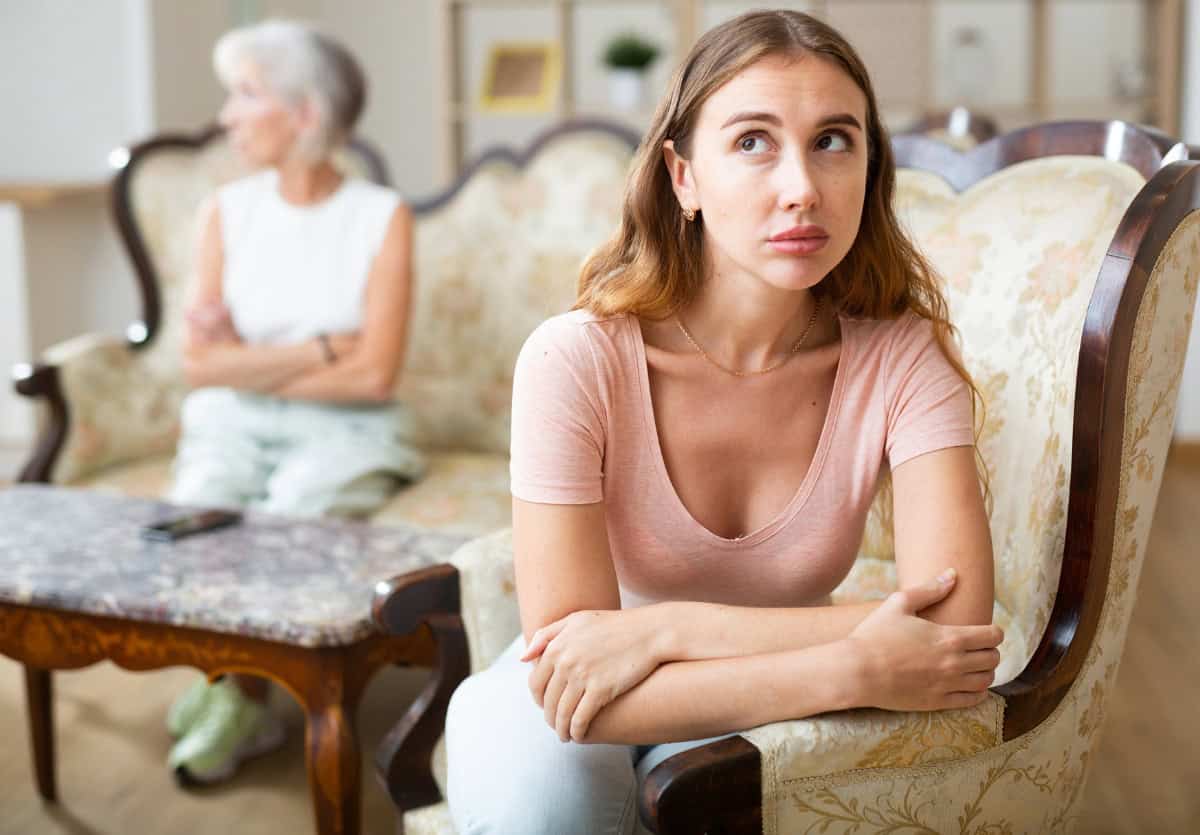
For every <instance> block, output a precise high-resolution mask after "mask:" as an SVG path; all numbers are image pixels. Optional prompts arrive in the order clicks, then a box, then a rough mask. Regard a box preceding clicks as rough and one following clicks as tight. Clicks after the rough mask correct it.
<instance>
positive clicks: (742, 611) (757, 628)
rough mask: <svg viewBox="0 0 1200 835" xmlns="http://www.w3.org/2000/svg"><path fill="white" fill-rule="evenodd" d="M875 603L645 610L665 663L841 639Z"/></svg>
mask: <svg viewBox="0 0 1200 835" xmlns="http://www.w3.org/2000/svg"><path fill="white" fill-rule="evenodd" d="M879 605H880V601H872V602H868V603H853V604H848V605H844V606H798V607H794V608H778V609H762V608H755V607H751V606H726V605H723V604H720V603H696V602H689V601H672V602H669V603H658V604H655V605H653V606H651V607H649V608H650V610H651V611H648V612H646V614H648V615H650V616H651V617H653V618H655V619H656V621H658V622H659V623H660V624H661V626H660V629H661V631H662V633H663V635H664V640H663V644H662V645H663V647H664V651H665V653H666V657H665V658H664V659H663V660H664V661H701V660H704V659H710V658H731V657H736V656H743V655H757V654H759V653H768V652H786V651H789V650H796V649H804V648H806V647H813V646H819V645H821V644H829V643H832V642H834V641H839V640H841V639H842V638H845V637H846V636H847V635H849V634H850V633H851V632H853V631H854V628H855V627H856V626H858V625H859V624H860V623H862V622H863V620H864V619H865V618H866V617H867V615H869V614H870V613H871V612H873V611H875V609H877V608H878V607H879Z"/></svg>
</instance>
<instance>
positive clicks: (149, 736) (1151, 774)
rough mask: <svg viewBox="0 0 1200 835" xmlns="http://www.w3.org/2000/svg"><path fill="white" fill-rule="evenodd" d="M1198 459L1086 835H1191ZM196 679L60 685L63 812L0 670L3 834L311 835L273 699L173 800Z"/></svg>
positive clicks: (1086, 815) (387, 686) (1122, 684)
mask: <svg viewBox="0 0 1200 835" xmlns="http://www.w3.org/2000/svg"><path fill="white" fill-rule="evenodd" d="M1197 541H1200V461H1198V462H1189V463H1188V464H1186V465H1184V464H1181V463H1180V462H1178V461H1176V460H1172V462H1171V463H1170V464H1169V465H1168V468H1167V475H1166V478H1165V479H1164V483H1163V490H1162V495H1161V497H1160V500H1159V507H1158V513H1157V516H1156V518H1155V523H1154V528H1153V533H1152V535H1151V539H1150V544H1149V553H1148V555H1147V562H1146V569H1145V571H1144V573H1143V575H1142V585H1141V591H1140V596H1139V599H1138V603H1137V608H1136V609H1135V611H1134V616H1133V623H1132V625H1131V627H1130V632H1129V639H1128V643H1127V644H1126V649H1125V654H1124V660H1123V662H1122V664H1121V668H1120V672H1119V673H1118V676H1117V679H1118V680H1117V686H1116V690H1115V692H1114V694H1113V696H1112V698H1111V700H1110V702H1109V706H1108V716H1107V721H1106V727H1105V731H1104V735H1103V738H1102V740H1101V744H1100V747H1099V749H1098V750H1097V751H1096V752H1094V757H1095V759H1094V765H1093V769H1092V776H1091V779H1090V782H1089V784H1088V786H1087V788H1086V789H1085V793H1084V812H1083V819H1082V821H1081V822H1080V825H1079V828H1078V830H1077V831H1078V832H1079V833H1082V834H1084V835H1133V834H1134V833H1156V834H1157V833H1192V832H1200V754H1197V753H1196V752H1197V749H1198V748H1200V724H1198V719H1197V712H1196V710H1195V707H1194V706H1195V705H1196V704H1197V701H1198V700H1197V691H1198V690H1200V652H1198V651H1197V649H1196V644H1197V640H1198V639H1200V561H1198V560H1197V559H1196V556H1197V549H1196V544H1197ZM192 675H194V674H193V673H192V672H191V671H188V670H182V669H175V670H168V671H164V672H158V673H129V672H126V671H124V670H120V669H118V668H116V667H113V666H111V665H109V664H102V665H98V666H96V667H92V668H89V669H87V670H82V671H78V672H72V673H60V674H58V675H57V678H56V681H57V684H58V688H59V689H58V694H57V710H58V717H57V718H58V721H57V727H58V735H59V792H60V795H61V798H62V802H61V804H60V805H59V806H58V807H56V808H52V807H46V806H43V804H42V803H41V801H40V800H39V799H38V796H37V794H36V792H35V790H34V788H33V778H32V775H31V773H30V762H29V755H28V747H27V741H26V740H27V738H26V730H25V709H24V695H23V685H22V676H21V672H20V667H18V666H17V665H16V664H14V663H12V662H10V661H8V660H7V659H3V658H0V752H2V756H0V835H10V834H11V835H17V834H18V833H20V835H29V834H30V833H32V834H34V835H59V834H60V833H61V834H62V835H67V834H68V833H69V834H70V835H100V834H101V833H104V834H105V835H125V833H139V834H140V833H149V834H150V835H159V834H160V833H161V834H162V835H175V833H178V834H179V835H183V834H184V833H188V835H232V833H239V834H240V833H247V834H248V835H257V834H258V833H263V835H265V834H266V833H272V835H274V833H289V835H290V833H304V832H311V831H312V825H311V816H310V811H309V803H308V790H307V783H306V778H305V771H304V763H303V753H302V747H301V740H302V734H303V730H302V722H301V718H300V713H299V710H298V709H297V708H296V707H295V706H294V705H293V704H290V703H289V700H288V699H286V698H285V697H282V696H279V694H276V695H277V697H278V698H277V702H276V703H277V704H279V705H280V706H281V708H282V710H283V711H284V716H285V720H286V722H287V724H288V727H289V730H290V731H291V737H290V740H289V742H288V745H287V747H286V748H285V749H284V750H283V751H282V752H280V753H278V754H274V755H272V756H270V757H266V758H264V759H262V760H259V761H257V762H254V763H251V764H249V765H247V767H246V768H245V770H244V773H243V774H241V775H239V776H238V778H237V779H236V780H235V781H233V782H232V783H230V784H229V785H228V786H227V787H222V788H219V789H211V790H208V791H205V792H201V793H195V792H186V791H183V790H181V789H178V788H176V786H175V785H174V783H173V782H172V780H171V778H170V776H169V775H168V773H167V770H166V769H165V768H164V766H163V762H164V760H165V758H166V755H167V750H168V748H169V744H170V740H169V738H168V737H167V734H166V731H165V730H164V729H163V725H162V721H163V715H164V713H165V711H166V709H167V705H168V704H169V703H170V701H171V699H172V698H173V697H174V695H175V694H176V693H178V692H179V691H180V690H182V689H183V688H184V687H185V686H186V685H187V683H188V682H189V681H190V679H191V676H192ZM422 677H423V674H422V673H421V672H420V671H404V670H387V671H385V672H384V673H382V674H381V675H380V676H379V677H378V678H377V679H376V680H375V681H374V682H373V684H372V685H371V687H370V688H369V690H368V692H367V695H366V698H365V700H364V703H363V707H362V710H361V713H360V728H361V734H362V737H363V738H364V739H365V740H366V741H367V748H368V749H370V748H371V747H372V746H373V745H374V743H375V742H376V741H377V740H378V739H379V738H380V737H381V735H382V734H383V732H384V731H385V730H386V729H387V727H389V726H390V724H391V723H392V722H393V721H394V720H395V719H396V717H398V716H399V715H400V713H401V712H402V711H403V709H404V707H405V706H406V705H407V703H408V701H409V700H410V699H411V698H412V696H413V694H415V693H416V691H417V689H418V688H419V687H420V685H421V682H422ZM370 753H371V751H370V750H366V751H364V762H363V774H364V792H363V817H364V828H363V831H364V833H367V835H370V834H371V833H378V835H385V833H391V832H393V831H394V830H393V827H394V822H395V820H394V815H393V814H392V810H391V805H390V803H389V801H388V799H387V797H386V795H385V794H384V793H383V791H382V789H380V787H379V786H378V785H377V784H376V783H375V780H374V778H373V771H372V770H371V766H370V762H369V756H370Z"/></svg>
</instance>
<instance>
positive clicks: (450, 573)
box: [371, 564, 461, 635]
mask: <svg viewBox="0 0 1200 835" xmlns="http://www.w3.org/2000/svg"><path fill="white" fill-rule="evenodd" d="M460 607H461V597H460V596H459V593H458V569H456V568H455V567H454V566H452V565H448V564H442V565H434V566H430V567H429V568H422V569H420V570H418V571H410V572H408V573H407V574H399V575H397V576H395V577H392V578H391V579H389V580H381V581H379V582H378V583H376V584H375V597H374V599H373V600H372V601H371V616H372V618H374V620H375V625H376V626H378V627H379V629H380V631H381V632H383V633H385V634H387V635H407V634H409V633H410V632H414V631H416V629H417V627H418V626H420V625H421V624H422V623H423V622H425V621H428V620H429V618H430V616H432V615H454V616H456V617H457V616H458V614H459V611H460Z"/></svg>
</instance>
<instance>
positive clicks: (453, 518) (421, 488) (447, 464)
mask: <svg viewBox="0 0 1200 835" xmlns="http://www.w3.org/2000/svg"><path fill="white" fill-rule="evenodd" d="M427 458H428V463H429V470H428V472H427V473H426V474H425V477H424V478H422V479H421V480H420V481H418V482H416V483H415V484H412V485H409V486H408V487H405V488H403V489H401V490H400V491H398V492H397V493H396V495H395V496H393V497H392V499H391V500H389V501H388V503H387V504H385V505H384V506H383V507H382V508H380V509H379V510H377V511H376V512H375V513H374V514H373V515H372V516H371V517H370V519H371V521H372V522H373V523H376V524H380V525H415V526H418V527H422V528H429V529H432V530H437V531H442V532H445V533H456V534H464V535H468V536H480V535H483V534H485V533H488V532H490V531H492V530H495V529H498V528H504V527H507V526H509V525H511V524H512V504H511V502H512V499H511V497H510V496H509V492H508V458H507V456H500V455H488V454H481V453H470V452H458V453H455V452H443V453H438V452H434V453H430V454H429V455H428V456H427ZM75 484H76V485H77V486H80V487H90V488H93V489H97V490H104V491H108V492H112V493H121V494H124V495H129V496H142V497H145V498H160V497H162V496H163V495H165V494H166V492H167V490H168V488H169V487H170V484H171V456H169V455H160V456H157V457H153V458H147V459H142V460H139V461H136V462H134V463H132V464H122V465H119V466H115V467H109V468H107V469H105V470H102V471H100V472H99V473H93V474H91V475H89V476H87V477H86V478H82V479H80V480H79V481H77V482H75Z"/></svg>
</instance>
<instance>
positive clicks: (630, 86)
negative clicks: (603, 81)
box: [608, 67, 645, 113]
mask: <svg viewBox="0 0 1200 835" xmlns="http://www.w3.org/2000/svg"><path fill="white" fill-rule="evenodd" d="M644 87H645V75H644V74H643V73H642V71H641V70H634V69H629V68H628V67H616V68H613V69H610V70H609V71H608V99H609V102H610V103H611V104H612V106H613V107H614V108H615V109H617V110H620V111H623V112H625V113H632V112H634V111H636V110H637V109H638V108H640V107H641V106H642V93H643V88H644Z"/></svg>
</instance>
